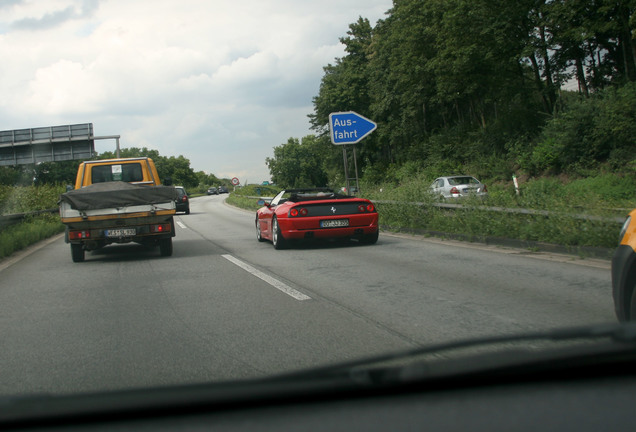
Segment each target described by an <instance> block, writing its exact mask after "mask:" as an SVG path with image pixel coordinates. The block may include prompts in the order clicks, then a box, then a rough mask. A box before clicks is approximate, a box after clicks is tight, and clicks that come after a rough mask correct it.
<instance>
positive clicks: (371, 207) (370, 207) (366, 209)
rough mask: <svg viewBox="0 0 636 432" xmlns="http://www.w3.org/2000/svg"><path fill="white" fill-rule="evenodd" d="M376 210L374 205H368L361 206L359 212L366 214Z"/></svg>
mask: <svg viewBox="0 0 636 432" xmlns="http://www.w3.org/2000/svg"><path fill="white" fill-rule="evenodd" d="M374 210H375V206H374V205H373V204H367V205H366V206H365V205H364V204H360V205H359V206H358V211H359V212H360V213H364V212H369V213H372V212H373V211H374Z"/></svg>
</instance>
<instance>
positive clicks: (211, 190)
mask: <svg viewBox="0 0 636 432" xmlns="http://www.w3.org/2000/svg"><path fill="white" fill-rule="evenodd" d="M218 194H219V190H218V189H217V188H215V187H214V186H212V187H211V188H208V195H218Z"/></svg>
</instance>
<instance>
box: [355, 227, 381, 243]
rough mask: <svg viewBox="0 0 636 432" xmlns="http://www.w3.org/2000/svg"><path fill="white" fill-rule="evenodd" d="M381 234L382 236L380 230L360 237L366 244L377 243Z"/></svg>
mask: <svg viewBox="0 0 636 432" xmlns="http://www.w3.org/2000/svg"><path fill="white" fill-rule="evenodd" d="M379 236H380V231H379V230H378V231H376V232H375V233H373V234H365V235H364V237H362V238H361V239H360V242H361V243H364V244H375V243H377V241H378V237H379Z"/></svg>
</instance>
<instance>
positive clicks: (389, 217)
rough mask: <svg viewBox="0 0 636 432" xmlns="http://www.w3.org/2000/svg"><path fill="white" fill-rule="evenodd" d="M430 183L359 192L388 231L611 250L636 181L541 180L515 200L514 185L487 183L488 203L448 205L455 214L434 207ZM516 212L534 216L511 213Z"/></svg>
mask: <svg viewBox="0 0 636 432" xmlns="http://www.w3.org/2000/svg"><path fill="white" fill-rule="evenodd" d="M429 180H430V181H429ZM432 181H433V179H413V180H411V181H407V182H403V183H402V184H400V185H398V186H394V185H382V186H371V187H369V186H367V187H366V188H363V189H362V192H363V194H364V195H365V196H366V197H367V198H369V199H372V200H374V201H375V202H376V204H377V207H378V211H379V214H380V224H381V225H382V226H385V227H388V228H389V229H391V230H397V231H400V230H405V229H406V230H419V231H422V232H429V233H435V235H444V233H446V234H459V235H463V236H465V237H467V238H468V239H475V240H480V239H483V238H485V237H499V238H506V239H517V240H527V241H533V242H545V243H552V244H558V245H562V246H568V247H579V246H584V247H601V248H614V247H615V246H616V242H617V239H618V233H619V231H620V227H621V222H620V220H622V218H624V217H625V216H626V214H627V212H628V211H629V210H631V209H632V208H633V207H634V206H636V199H635V198H634V195H633V191H634V190H636V177H635V176H620V175H616V174H601V175H598V176H596V177H588V178H584V179H576V180H567V179H565V180H564V179H559V178H541V179H536V180H529V181H525V182H523V183H522V184H521V185H520V193H519V194H517V193H516V190H515V188H514V186H513V183H512V182H510V183H508V184H504V183H493V184H488V182H486V184H487V186H488V198H487V199H485V200H483V201H482V200H479V199H464V200H461V201H453V200H448V201H446V203H456V204H461V205H462V207H461V208H458V209H448V208H444V207H443V206H438V205H436V204H437V203H440V201H438V200H435V199H434V198H433V197H431V196H430V194H428V193H427V190H428V187H429V185H430V184H431V182H432ZM414 203H417V205H415V204H414ZM519 209H528V210H534V211H536V212H534V213H529V214H524V213H522V212H515V210H519Z"/></svg>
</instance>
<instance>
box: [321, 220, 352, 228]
mask: <svg viewBox="0 0 636 432" xmlns="http://www.w3.org/2000/svg"><path fill="white" fill-rule="evenodd" d="M348 226H349V219H330V220H323V221H320V227H321V228H339V227H348Z"/></svg>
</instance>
